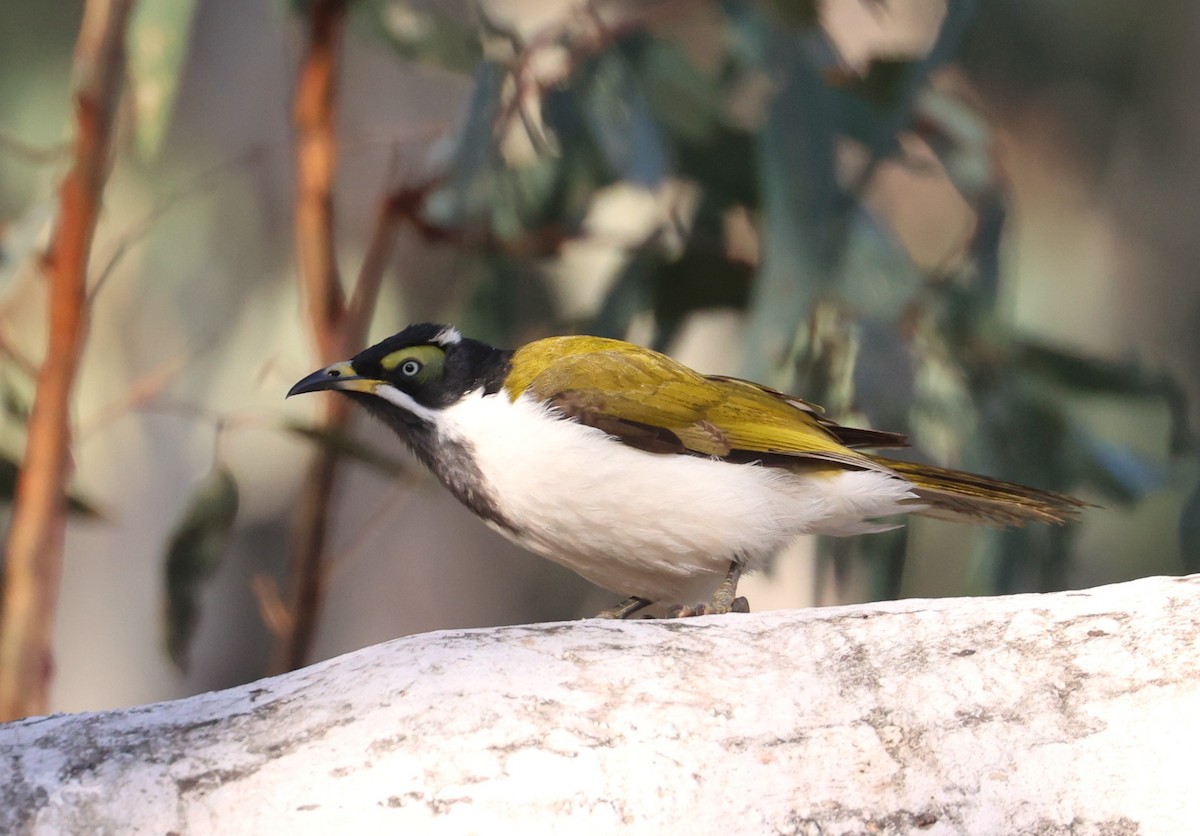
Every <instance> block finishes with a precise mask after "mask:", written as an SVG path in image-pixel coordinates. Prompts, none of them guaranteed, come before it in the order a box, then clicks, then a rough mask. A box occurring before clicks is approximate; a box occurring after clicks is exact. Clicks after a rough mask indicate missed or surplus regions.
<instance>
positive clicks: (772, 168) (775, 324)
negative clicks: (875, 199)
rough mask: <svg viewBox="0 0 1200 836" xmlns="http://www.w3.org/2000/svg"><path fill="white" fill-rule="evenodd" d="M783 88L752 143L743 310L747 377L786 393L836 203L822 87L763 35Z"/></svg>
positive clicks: (782, 44) (808, 63) (824, 270)
mask: <svg viewBox="0 0 1200 836" xmlns="http://www.w3.org/2000/svg"><path fill="white" fill-rule="evenodd" d="M767 37H768V38H769V42H768V46H769V50H768V52H767V55H768V61H769V63H770V64H772V65H773V66H775V67H777V68H778V71H779V72H780V73H781V75H782V77H783V79H784V80H785V83H784V85H783V88H782V89H781V90H780V91H779V92H778V93H777V94H776V96H775V97H774V99H773V100H772V101H771V104H770V106H769V108H768V113H767V123H766V125H765V126H764V128H763V130H762V132H761V135H760V141H759V149H758V150H759V159H760V163H759V185H760V188H761V190H762V196H763V210H764V213H765V218H764V223H763V226H764V228H763V237H764V240H763V245H762V249H761V252H762V264H761V266H760V269H759V274H758V280H757V281H756V283H755V286H754V291H753V296H752V299H751V303H750V321H749V327H748V334H747V345H748V353H747V363H746V372H747V375H748V376H749V377H751V378H753V379H756V380H764V381H767V382H770V383H774V384H775V385H776V386H778V387H779V388H787V387H788V385H789V383H790V380H789V379H788V376H787V373H786V372H785V371H782V370H784V369H785V368H786V365H785V364H786V361H787V360H788V358H789V356H790V354H791V350H792V347H793V344H794V342H795V336H796V334H797V332H798V330H799V329H800V327H801V326H802V324H803V323H804V322H805V321H806V320H807V318H808V317H809V315H810V314H811V312H812V310H813V306H814V305H815V304H816V302H817V300H818V299H819V298H820V296H821V295H822V294H823V293H824V292H825V291H826V290H827V289H828V288H829V286H830V284H831V275H832V271H831V268H832V264H831V259H830V256H831V253H830V251H829V248H828V243H827V242H829V241H830V232H831V228H830V224H831V222H832V216H833V212H834V211H835V209H836V207H837V204H838V196H839V191H838V186H837V183H836V181H835V179H834V176H835V171H836V167H835V165H834V149H835V141H836V136H835V134H834V126H833V124H832V122H831V121H830V114H831V109H830V107H829V102H828V93H829V91H828V88H827V87H826V86H825V84H824V81H823V80H822V78H821V74H820V72H819V71H818V69H817V67H816V66H815V64H814V63H813V61H812V59H811V58H810V56H809V55H808V49H807V46H806V44H805V42H803V41H801V40H799V39H792V38H784V37H782V36H780V35H778V34H777V33H770V34H768V35H767Z"/></svg>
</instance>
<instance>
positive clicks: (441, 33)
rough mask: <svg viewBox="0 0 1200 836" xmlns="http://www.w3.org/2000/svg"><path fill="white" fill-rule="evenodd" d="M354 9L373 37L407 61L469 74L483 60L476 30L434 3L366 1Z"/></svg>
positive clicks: (464, 17)
mask: <svg viewBox="0 0 1200 836" xmlns="http://www.w3.org/2000/svg"><path fill="white" fill-rule="evenodd" d="M357 10H358V12H359V15H360V17H361V18H362V19H364V20H366V21H367V22H368V23H369V25H370V27H371V29H372V30H373V31H374V32H375V34H376V35H378V36H379V37H380V38H382V39H383V40H384V41H385V42H386V43H387V44H389V45H390V46H391V47H392V48H393V49H394V50H395V51H396V54H397V55H399V56H400V57H401V58H403V59H405V60H407V61H416V62H418V63H420V64H425V65H427V66H432V67H437V68H439V69H443V70H450V71H451V72H457V73H470V72H471V71H472V70H473V69H474V68H475V66H476V65H477V64H478V63H479V61H480V59H481V58H482V57H483V45H482V43H481V40H480V30H479V27H478V26H476V25H475V24H474V23H473V22H471V21H470V20H469V19H467V18H466V16H465V15H455V14H453V13H452V12H449V11H447V10H446V9H445V8H444V6H442V5H439V4H437V3H415V2H411V0H368V1H367V2H365V3H359V4H358V5H357Z"/></svg>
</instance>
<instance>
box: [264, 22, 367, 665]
mask: <svg viewBox="0 0 1200 836" xmlns="http://www.w3.org/2000/svg"><path fill="white" fill-rule="evenodd" d="M307 22H308V40H307V43H306V49H305V54H304V57H303V58H302V59H301V62H300V69H299V77H298V79H297V83H296V93H295V101H294V104H293V108H292V120H293V124H294V127H295V134H296V136H295V142H296V221H295V228H296V253H297V259H298V261H299V267H300V275H299V280H300V286H301V295H302V297H303V302H304V308H305V312H306V314H307V319H308V332H309V336H310V337H311V339H312V341H313V343H314V345H315V346H316V349H317V355H318V358H319V362H320V363H321V364H322V365H325V364H329V363H332V362H334V361H335V360H338V359H341V355H342V354H343V352H344V351H345V350H346V347H347V346H346V344H345V336H346V335H345V332H344V328H343V326H344V319H345V316H346V297H345V293H344V291H343V290H342V284H341V278H340V276H339V275H338V268H337V253H336V250H335V247H334V215H333V212H334V205H333V182H334V172H335V170H336V167H337V136H336V128H335V123H336V112H337V92H338V91H337V81H338V68H339V63H340V51H341V42H342V35H343V31H344V29H345V22H346V2H345V0H317V1H316V2H313V3H312V4H310V5H309V7H308V21H307ZM324 409H325V412H324V415H323V416H322V418H321V420H320V421H319V426H320V428H321V429H323V430H330V431H334V432H337V431H340V430H343V429H344V428H345V425H346V421H347V420H348V415H349V412H348V410H347V408H346V404H345V403H344V402H343V400H342V399H334V398H327V399H326V401H325V403H324ZM336 476H337V455H336V454H335V453H333V452H332V451H329V450H324V449H322V450H318V451H317V452H316V453H315V454H314V456H313V459H312V461H311V462H310V464H309V468H308V473H307V474H306V478H305V480H304V487H303V489H302V490H301V495H300V497H299V500H298V507H297V511H296V532H295V535H294V538H293V544H292V555H291V586H292V590H291V593H290V602H291V603H290V607H289V612H290V617H289V619H288V626H289V629H288V630H287V632H286V634H284V635H282V636H280V638H279V642H278V644H277V645H276V649H275V653H274V658H273V660H272V662H271V668H272V670H273V671H275V672H282V671H287V670H294V669H296V668H299V667H302V666H303V665H304V664H306V663H307V661H308V654H309V651H310V650H311V648H312V643H313V640H314V638H315V637H316V631H317V620H318V619H319V618H320V613H321V608H322V605H323V603H324V598H325V566H324V562H325V561H324V554H325V548H326V540H327V536H328V530H329V523H330V508H331V505H332V499H333V491H334V481H335V479H336Z"/></svg>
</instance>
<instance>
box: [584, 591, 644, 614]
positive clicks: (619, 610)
mask: <svg viewBox="0 0 1200 836" xmlns="http://www.w3.org/2000/svg"><path fill="white" fill-rule="evenodd" d="M653 603H654V602H653V601H650V600H648V599H646V598H639V597H638V596H636V595H631V596H630V597H628V598H626V599H625V600H624V601H622V602H621V603H619V604H616V605H615V606H611V607H609V608H608V609H606V610H604V611H603V612H601V613H600V614H599V615H597V616H596V618H629V616H631V615H633V614H634V613H635V612H637V611H638V610H640V609H644V608H646V607H648V606H650V605H651V604H653Z"/></svg>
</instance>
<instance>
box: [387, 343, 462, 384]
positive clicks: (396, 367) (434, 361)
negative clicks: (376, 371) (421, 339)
mask: <svg viewBox="0 0 1200 836" xmlns="http://www.w3.org/2000/svg"><path fill="white" fill-rule="evenodd" d="M445 363H446V352H445V351H443V350H442V349H441V348H439V347H438V346H436V345H413V346H409V347H408V348H401V349H399V350H397V351H393V352H392V353H391V354H389V355H387V356H386V357H384V358H383V359H382V360H380V361H379V365H381V366H383V368H384V369H386V370H387V371H389V372H392V373H393V374H394V375H396V376H398V377H401V378H409V379H411V380H413V381H415V382H416V383H430V382H432V381H435V380H437V379H438V378H440V377H441V376H442V368H443V366H444V365H445Z"/></svg>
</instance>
